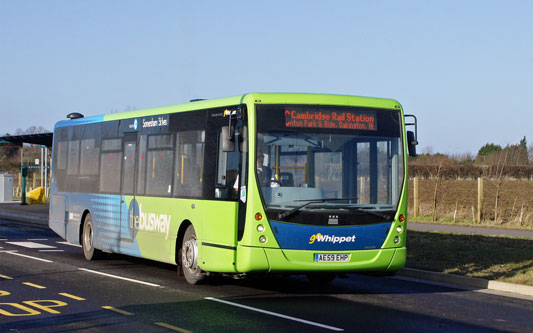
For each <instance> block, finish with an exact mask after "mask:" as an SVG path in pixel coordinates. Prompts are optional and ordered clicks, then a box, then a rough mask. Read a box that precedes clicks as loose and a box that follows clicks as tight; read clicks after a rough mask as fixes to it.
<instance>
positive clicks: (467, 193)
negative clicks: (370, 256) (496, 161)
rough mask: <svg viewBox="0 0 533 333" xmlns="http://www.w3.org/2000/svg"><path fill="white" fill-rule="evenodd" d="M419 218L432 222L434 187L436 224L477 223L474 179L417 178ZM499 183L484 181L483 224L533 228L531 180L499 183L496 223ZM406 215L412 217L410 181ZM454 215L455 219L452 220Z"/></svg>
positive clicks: (509, 180)
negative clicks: (498, 184) (497, 196)
mask: <svg viewBox="0 0 533 333" xmlns="http://www.w3.org/2000/svg"><path fill="white" fill-rule="evenodd" d="M418 183H419V210H420V212H419V215H420V217H419V218H415V219H412V220H419V221H431V220H432V217H433V210H434V202H435V200H434V198H435V195H434V194H435V186H437V195H436V206H437V209H436V217H437V219H436V221H439V222H445V223H461V224H473V223H475V224H480V223H478V222H474V221H473V217H474V216H477V205H478V203H477V201H478V199H477V195H478V194H477V186H478V185H477V180H475V179H469V180H468V179H467V180H437V179H419V180H418ZM497 183H498V181H497V180H495V179H484V185H483V187H484V188H483V197H484V200H483V206H482V222H481V224H482V225H489V226H499V227H510V228H526V229H533V181H531V180H516V179H503V180H501V182H500V190H499V199H498V213H497V216H498V218H497V220H495V208H496V189H497ZM408 207H409V216H413V180H412V179H410V180H409V206H408ZM454 216H455V217H454Z"/></svg>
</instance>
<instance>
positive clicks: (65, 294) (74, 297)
mask: <svg viewBox="0 0 533 333" xmlns="http://www.w3.org/2000/svg"><path fill="white" fill-rule="evenodd" d="M59 295H61V296H65V297H68V298H72V299H75V300H76V301H85V298H83V297H78V296H74V295H71V294H67V293H59Z"/></svg>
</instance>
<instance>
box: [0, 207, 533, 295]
mask: <svg viewBox="0 0 533 333" xmlns="http://www.w3.org/2000/svg"><path fill="white" fill-rule="evenodd" d="M48 214H49V208H48V205H42V204H41V205H21V204H20V201H11V202H4V203H0V220H8V221H13V222H17V223H21V224H27V225H32V226H38V227H42V228H48ZM408 230H419V231H438V232H447V233H457V234H475V235H487V236H504V237H508V236H512V237H523V238H531V239H533V231H528V230H514V229H501V228H485V227H465V226H454V225H445V224H435V223H418V222H409V223H408ZM532 257H533V253H532ZM395 278H399V279H408V280H409V279H410V280H415V281H419V282H425V283H427V282H430V283H436V284H439V285H445V286H450V287H455V288H460V289H466V290H475V291H481V292H495V293H497V294H502V295H505V296H511V297H523V296H526V298H527V299H530V297H533V286H527V285H521V284H513V283H507V282H500V281H496V280H485V279H479V278H472V277H467V276H460V275H453V274H445V273H439V272H431V271H424V270H419V269H413V268H404V269H402V270H400V271H399V272H397V274H396V277H395Z"/></svg>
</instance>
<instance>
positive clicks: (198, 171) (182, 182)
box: [174, 130, 205, 198]
mask: <svg viewBox="0 0 533 333" xmlns="http://www.w3.org/2000/svg"><path fill="white" fill-rule="evenodd" d="M204 152H205V131H204V130H198V131H185V132H178V133H176V163H175V168H174V195H175V196H183V197H192V198H200V197H201V196H202V184H203V178H202V176H203V170H204Z"/></svg>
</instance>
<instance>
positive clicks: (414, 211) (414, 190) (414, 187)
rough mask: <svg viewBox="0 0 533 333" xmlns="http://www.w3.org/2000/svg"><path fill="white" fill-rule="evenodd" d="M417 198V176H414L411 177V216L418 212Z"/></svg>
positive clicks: (415, 215)
mask: <svg viewBox="0 0 533 333" xmlns="http://www.w3.org/2000/svg"><path fill="white" fill-rule="evenodd" d="M418 198H419V197H418V177H415V178H414V179H413V217H417V216H418V215H419V213H420V211H419V209H420V208H419V201H418Z"/></svg>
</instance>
